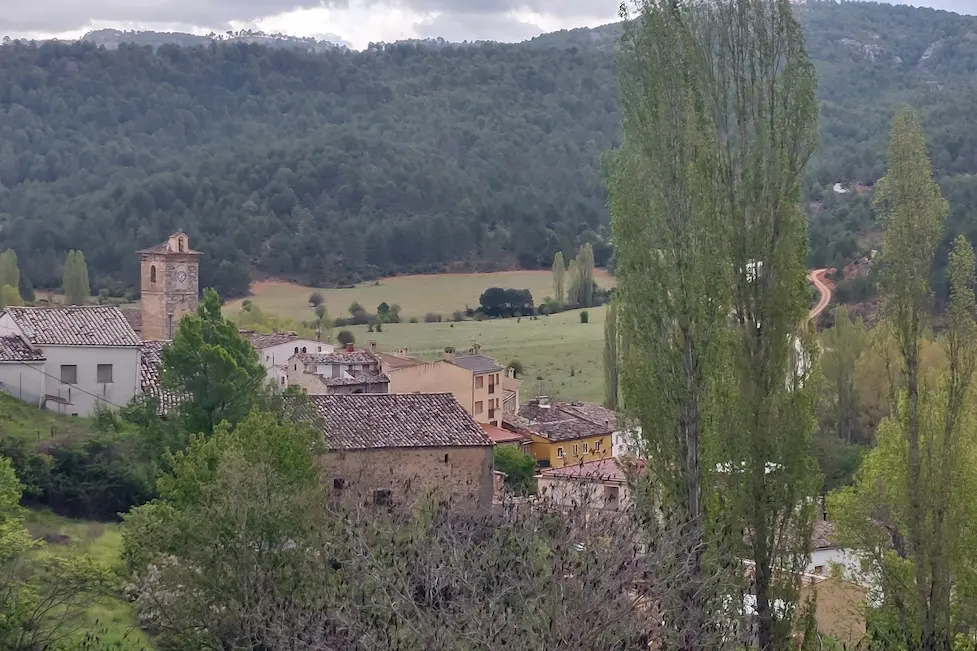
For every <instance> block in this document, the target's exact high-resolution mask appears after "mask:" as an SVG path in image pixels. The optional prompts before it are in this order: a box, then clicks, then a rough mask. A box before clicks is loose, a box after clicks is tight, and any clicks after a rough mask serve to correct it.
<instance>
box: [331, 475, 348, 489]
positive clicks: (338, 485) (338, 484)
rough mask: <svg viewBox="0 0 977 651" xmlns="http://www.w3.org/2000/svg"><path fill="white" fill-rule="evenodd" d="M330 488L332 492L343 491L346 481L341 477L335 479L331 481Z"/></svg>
mask: <svg viewBox="0 0 977 651" xmlns="http://www.w3.org/2000/svg"><path fill="white" fill-rule="evenodd" d="M332 488H333V490H337V491H341V490H343V489H344V488H346V480H345V479H343V478H342V477H336V478H335V479H333V480H332Z"/></svg>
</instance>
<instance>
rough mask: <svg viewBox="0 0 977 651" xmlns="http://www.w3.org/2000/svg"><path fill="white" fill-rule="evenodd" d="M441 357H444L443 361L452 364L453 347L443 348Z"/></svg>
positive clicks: (453, 358)
mask: <svg viewBox="0 0 977 651" xmlns="http://www.w3.org/2000/svg"><path fill="white" fill-rule="evenodd" d="M443 357H444V361H446V362H451V363H452V364H454V362H455V347H454V346H445V347H444V355H443Z"/></svg>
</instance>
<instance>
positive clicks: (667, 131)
mask: <svg viewBox="0 0 977 651" xmlns="http://www.w3.org/2000/svg"><path fill="white" fill-rule="evenodd" d="M637 11H638V13H637V16H636V17H635V18H634V20H630V21H627V22H626V23H625V34H624V37H623V39H622V41H621V47H620V50H619V55H618V69H619V75H620V96H621V108H622V115H623V121H624V138H623V144H622V145H621V147H620V148H618V149H617V150H616V151H615V152H613V153H612V155H610V156H609V157H608V161H607V163H608V164H607V181H608V189H609V191H610V211H611V225H612V228H613V235H614V242H615V256H616V261H617V266H616V272H617V280H618V284H617V293H616V295H615V302H616V303H617V314H616V328H617V330H618V332H619V333H620V337H621V339H622V340H623V341H627V343H628V354H627V355H626V356H623V357H622V365H621V374H620V384H621V394H622V400H623V404H624V406H625V408H626V411H627V414H628V415H629V416H630V417H633V418H634V419H635V420H636V421H637V422H639V423H640V425H641V437H640V440H639V441H638V446H639V448H640V450H641V451H642V452H643V453H644V455H645V456H646V457H647V459H648V463H649V466H650V468H651V473H650V474H651V475H652V476H654V477H655V486H654V494H653V495H652V496H650V497H648V498H647V499H643V500H642V499H639V500H637V501H636V505H637V506H638V508H639V509H642V510H645V511H649V512H650V513H649V515H648V516H647V518H646V522H647V523H648V526H649V527H650V528H652V529H655V528H656V527H660V528H662V529H665V530H667V531H669V532H671V533H673V535H674V534H676V533H677V535H674V537H675V539H676V540H678V541H679V544H678V549H676V554H675V560H674V563H672V564H667V563H659V564H656V565H655V566H654V567H653V568H650V569H651V571H652V572H654V573H655V575H656V577H655V578H656V580H657V581H658V582H659V584H660V585H662V586H667V587H666V588H665V589H664V590H663V591H662V593H661V595H659V596H657V597H656V598H658V599H659V600H660V601H659V605H660V607H661V610H662V612H663V613H664V627H663V629H662V631H661V637H662V646H663V647H665V648H673V649H683V650H684V651H698V650H704V649H722V648H724V646H725V645H729V644H731V640H733V636H732V635H730V631H729V630H728V629H726V627H725V624H727V623H728V622H730V621H732V620H733V618H734V617H735V614H734V613H733V612H732V611H731V610H730V609H729V607H728V597H727V595H729V594H735V593H736V588H735V585H731V584H735V583H737V578H736V577H738V576H739V575H740V574H741V571H740V569H739V568H732V569H729V568H724V567H722V566H723V563H724V562H725V561H726V559H729V558H731V554H730V553H729V551H730V550H729V548H728V547H727V546H726V542H724V535H723V526H722V522H721V520H720V517H721V514H720V513H718V512H716V511H715V510H713V509H712V508H711V506H710V504H711V497H710V496H711V494H712V492H713V490H712V489H713V483H712V482H713V475H712V473H710V472H709V471H708V469H709V468H710V467H711V466H714V465H715V463H716V460H715V459H714V458H710V454H709V452H710V449H711V447H712V443H711V440H710V439H711V438H712V437H714V436H715V434H714V433H715V428H716V422H715V421H714V417H715V414H714V412H713V410H712V409H711V405H712V403H713V402H714V400H713V395H712V394H713V392H714V390H713V383H714V381H715V379H716V377H717V375H718V371H717V369H719V368H721V367H722V366H723V361H722V359H721V358H720V357H719V355H720V354H721V353H722V351H723V346H722V342H723V340H724V339H725V338H726V337H727V336H728V333H727V331H728V327H727V323H726V315H727V314H728V311H727V307H726V306H728V304H729V291H728V280H727V273H726V269H725V266H724V262H725V259H726V258H727V257H728V254H727V252H726V251H725V250H724V242H725V241H726V238H725V237H724V234H723V232H722V229H723V228H724V227H725V225H724V223H723V222H722V220H721V219H720V216H719V212H718V210H717V207H716V201H715V192H714V191H713V185H714V183H715V179H714V178H713V177H714V175H715V173H716V171H715V167H714V165H713V163H712V161H711V156H710V155H709V152H708V148H709V145H710V142H709V141H710V138H711V136H710V134H709V130H710V127H709V124H708V119H707V116H706V115H705V114H704V111H703V110H702V107H703V104H702V96H703V95H704V93H705V91H706V90H707V89H706V88H704V87H703V85H702V82H703V78H702V75H703V74H704V72H703V68H704V66H705V61H704V56H705V52H704V48H703V46H702V43H701V42H699V41H698V40H697V38H698V37H697V35H696V34H695V32H694V30H693V29H692V28H691V27H690V25H689V24H688V22H687V16H684V15H682V14H681V12H680V11H679V10H678V9H677V8H674V7H673V6H672V2H671V0H648V1H647V2H643V3H638V6H637ZM659 511H660V512H659ZM652 535H654V533H653V534H652Z"/></svg>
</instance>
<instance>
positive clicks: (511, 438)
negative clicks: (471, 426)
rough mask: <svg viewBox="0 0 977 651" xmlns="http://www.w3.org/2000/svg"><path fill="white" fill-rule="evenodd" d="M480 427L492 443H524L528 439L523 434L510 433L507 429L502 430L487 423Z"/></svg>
mask: <svg viewBox="0 0 977 651" xmlns="http://www.w3.org/2000/svg"><path fill="white" fill-rule="evenodd" d="M481 425H482V429H483V430H485V433H486V434H487V435H488V437H489V438H490V439H492V442H493V443H516V442H518V441H525V440H526V439H527V438H528V437H527V436H526V435H524V434H518V433H516V432H510V431H509V430H507V429H502V428H501V427H496V426H495V425H490V424H488V423H482V424H481Z"/></svg>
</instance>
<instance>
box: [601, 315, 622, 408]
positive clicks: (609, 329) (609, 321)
mask: <svg viewBox="0 0 977 651" xmlns="http://www.w3.org/2000/svg"><path fill="white" fill-rule="evenodd" d="M618 343H619V337H618V333H617V305H616V304H615V303H614V302H613V301H612V302H611V304H610V305H609V306H607V317H606V318H605V320H604V406H605V407H607V408H608V409H617V407H618V398H619V397H620V393H621V390H620V384H621V382H620V373H621V369H620V362H621V358H620V350H619V346H618Z"/></svg>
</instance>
